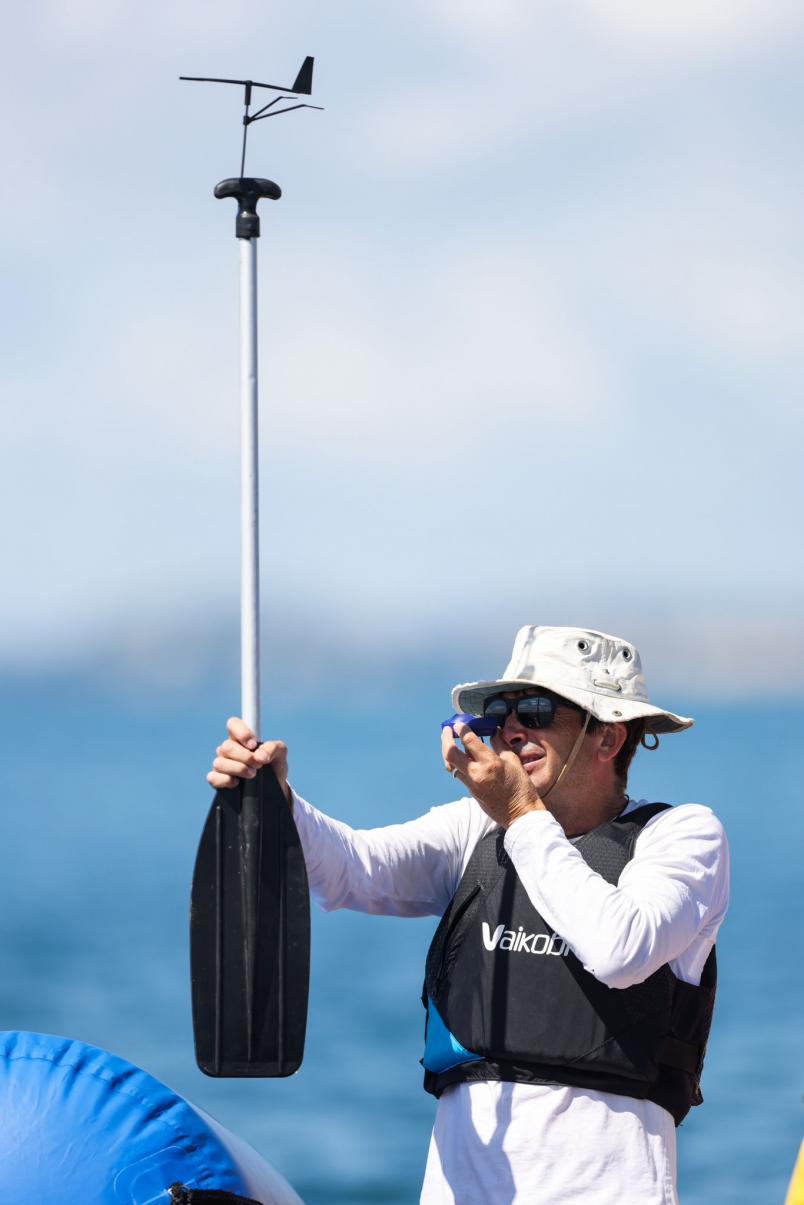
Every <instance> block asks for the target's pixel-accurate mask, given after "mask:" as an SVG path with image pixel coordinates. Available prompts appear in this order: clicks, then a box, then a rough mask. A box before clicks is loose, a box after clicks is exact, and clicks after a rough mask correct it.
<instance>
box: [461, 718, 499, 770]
mask: <svg viewBox="0 0 804 1205" xmlns="http://www.w3.org/2000/svg"><path fill="white" fill-rule="evenodd" d="M455 733H456V735H457V736H459V737H460V740H461V744H462V745H463V747H464V749H465V750H466V752H467V753H468V754H469V756H470V757H471V759H472V761H482V760H483V759H484V758H488V757H489V756H490V754H491V750H490V749H489V747H488V745H485V744H484V743H483V741H482V740H481V738H480V737H479V736H478V735H477V733H476V732H473V731H472V729H471V728H470V727H469V725H468V724H464V723H461V722H460V721H459V722H458V723H457V724H456V725H455Z"/></svg>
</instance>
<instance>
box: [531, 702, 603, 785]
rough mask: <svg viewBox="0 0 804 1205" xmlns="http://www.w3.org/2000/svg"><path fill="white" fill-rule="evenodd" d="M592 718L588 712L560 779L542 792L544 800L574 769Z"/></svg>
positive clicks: (561, 771) (559, 773)
mask: <svg viewBox="0 0 804 1205" xmlns="http://www.w3.org/2000/svg"><path fill="white" fill-rule="evenodd" d="M591 718H592V713H591V711H587V713H586V719H585V720H584V722H583V728H582V729H581V731H580V732H579V733H578V735H577V737H576V738H575V744H574V745H573V746H572V748H571V749H570V753H569V757H568V758H567V760H566V761H565V762H564V765H563V766H562V767H561V769H560V770H559V772H558V777H557V778H556V780H555V782H552V783H551V784H550V786H549V787H548V788H547V790H546V791H542V792H541V797H542V799H546V798H547V796H548V795H549V794H550V792H551V791H552V790H553V789H554V788H555V787H557V786H558V784H559V783H560V782H561V779H562V778H563V777H564V775H565V774H566V773H567V771H568V770H570V769H572V764H573V762H574V761H575V758H576V757H577V756H578V754H579V753H580V751H581V745H582V744H583V738H584V737H585V736H586V729H587V728H588V727H589V721H590V720H591Z"/></svg>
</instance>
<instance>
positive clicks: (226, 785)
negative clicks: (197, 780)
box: [207, 770, 240, 791]
mask: <svg viewBox="0 0 804 1205" xmlns="http://www.w3.org/2000/svg"><path fill="white" fill-rule="evenodd" d="M239 781H240V779H239V778H232V777H231V776H230V775H228V774H218V773H217V771H215V770H210V772H209V774H207V782H208V783H209V785H210V786H211V787H214V788H215V790H216V791H226V790H229V789H230V788H231V787H236V786H237V784H238V782H239Z"/></svg>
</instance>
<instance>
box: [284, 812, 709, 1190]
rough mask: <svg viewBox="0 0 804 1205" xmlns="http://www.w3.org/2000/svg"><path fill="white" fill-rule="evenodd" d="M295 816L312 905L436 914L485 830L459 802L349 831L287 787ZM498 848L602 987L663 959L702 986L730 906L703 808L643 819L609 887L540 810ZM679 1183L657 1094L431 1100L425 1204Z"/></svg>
mask: <svg viewBox="0 0 804 1205" xmlns="http://www.w3.org/2000/svg"><path fill="white" fill-rule="evenodd" d="M645 802H646V801H645V800H640V801H633V800H632V801H630V802H629V804H628V806H627V808H626V812H629V811H632V810H634V809H635V808H637V807H640V806H641V805H642V804H644V803H645ZM294 816H295V819H296V825H297V828H298V830H299V836H300V839H301V842H302V847H303V849H304V856H305V861H306V864H307V871H308V875H309V879H310V887H311V890H312V892H313V895H314V897H315V898H316V900H317V901H318V903H320V904H321V906H322V907H323V908H325V909H328V910H331V909H335V908H352V909H357V910H358V911H361V912H372V913H379V914H384V915H390V916H429V915H434V916H440V915H441V914H442V913H443V912H444V910H445V908H446V907H447V904H448V903H449V901H450V900H451V899H452V896H453V895H454V893H455V889H456V888H457V886H458V883H459V882H460V879H461V876H462V874H463V872H464V870H465V868H466V865H467V863H468V861H469V858H470V857H471V855H472V853H473V851H474V848H475V846H476V845H477V842H478V841H479V840H480V839H481V837H483V836H484V835H485V834H486V833H487V832H489V831H490V829H492V828H494V827H495V825H494V822H493V821H492V820H491V819H490V818H489V817H488V816H486V814H485V812H483V810H482V809H481V807H480V806H479V804H478V803H477V802H476V801H475V800H474V799H471V798H468V797H467V798H464V799H460V800H458V801H457V802H455V803H449V804H445V805H444V806H442V807H436V808H433V809H432V810H431V811H430V812H428V813H427V814H426V815H424V816H421V817H419V818H418V819H416V820H411V821H409V822H408V823H406V824H395V825H389V826H387V827H385V828H378V829H368V830H356V829H352V828H350V827H349V826H348V825H346V824H343V823H341V822H340V821H337V820H333V819H331V818H330V817H329V816H325V815H324V814H323V813H322V812H319V811H317V810H316V809H315V808H313V807H311V805H310V804H308V803H306V802H305V801H304V800H303V799H301V798H300V797H299V796H298V795H295V794H294ZM505 848H506V851H507V853H508V855H509V857H510V858H511V860H512V862H513V864H514V867H515V868H516V872H517V875H518V876H519V878H520V880H521V882H522V885H523V886H524V888H525V890H526V891H527V893H528V896H529V897H530V900H531V902H532V903H533V906H534V907H535V908H536V909H537V910H538V911H539V912H540V913H541V915H542V916H543V917H544V919H545V921H547V923H548V924H549V925H550V926H551V927H552V928H553V929H554V931H555V932H556V933H558V934H560V935H561V936H562V937H563V938H564V939H565V940H566V941H567V943H568V945H569V946H570V947H571V949H572V950H573V952H574V953H575V954H576V956H577V957H578V958H579V959H580V961H581V962H582V963H583V965H584V967H585V968H586V970H587V971H589V972H590V973H591V974H593V975H595V976H596V978H598V979H600V980H601V981H602V982H603V983H605V984H607V985H608V986H609V987H614V988H625V987H628V986H630V985H631V984H633V983H640V982H642V980H644V979H647V978H648V976H649V975H651V974H653V972H654V971H656V970H658V968H659V967H661V966H663V965H664V964H665V963H669V964H670V968H671V970H672V971H673V972H674V974H675V975H676V976H677V977H678V978H679V979H683V980H685V981H687V982H688V983H698V982H700V977H701V971H702V969H703V965H704V963H705V962H706V959H707V956H708V954H709V951H710V950H711V948H712V945H713V944H714V941H715V937H716V934H717V931H718V929H719V927H720V924H721V923H722V920H723V917H724V916H725V913H726V908H727V905H728V846H727V843H726V838H725V834H724V832H723V829H722V827H721V825H720V822H719V821H718V819H717V817H716V816H715V815H714V814H713V813H712V812H711V811H710V809H709V808H706V807H702V806H700V805H698V804H684V805H681V806H679V807H675V808H672V809H670V810H668V811H665V812H661V813H659V815H657V816H655V817H654V818H653V819H652V820H649V821H648V823H647V824H646V825H645V827H644V828H643V829H642V830H641V832H640V833H639V836H638V837H637V840H636V843H635V848H634V856H633V858H632V859H631V861H630V862H628V864H627V865H626V867H625V869H624V870H623V872H622V874H621V876H620V880H619V882H618V884H617V885H616V886H614V885H612V884H610V883H607V882H606V881H605V880H604V879H603V878H601V876H600V875H598V874H597V873H596V872H595V871H593V870H592V869H591V868H590V867H589V866H588V865H587V864H586V862H585V861H584V860H583V858H582V856H581V854H580V853H579V852H578V850H577V849H575V847H574V845H573V843H572V841H571V840H568V839H567V837H566V836H565V835H564V832H563V830H562V828H561V826H560V825H559V823H558V821H557V820H556V819H555V818H554V817H553V816H552V815H551V814H550V813H549V812H530V813H528V814H527V815H525V816H523V817H521V818H520V819H519V820H516V821H515V822H514V823H513V824H512V825H511V826H510V828H509V829H508V831H507V832H506V836H505ZM675 1178H676V1177H675V1128H674V1124H673V1119H672V1117H671V1116H670V1114H669V1113H667V1112H666V1110H664V1109H663V1108H661V1106H660V1105H657V1104H655V1103H654V1102H652V1101H640V1100H635V1099H632V1098H630V1097H622V1096H616V1095H613V1094H610V1093H604V1092H593V1091H590V1090H587V1089H581V1088H571V1087H568V1086H563V1085H530V1084H500V1083H494V1082H481V1083H471V1084H458V1085H455V1086H453V1087H451V1088H448V1089H447V1090H446V1091H445V1092H444V1093H443V1095H442V1096H441V1098H440V1100H439V1102H438V1110H437V1114H436V1121H435V1126H434V1129H433V1137H432V1140H431V1143H430V1152H429V1157H428V1162H427V1169H426V1172H425V1179H424V1187H423V1190H422V1197H421V1200H422V1202H424V1203H426V1205H453V1202H457V1203H458V1205H481V1203H482V1205H487V1203H492V1205H497V1203H499V1205H508V1202H514V1201H516V1202H534V1203H537V1202H538V1203H539V1205H542V1203H544V1205H553V1203H554V1202H564V1201H583V1202H584V1203H585V1205H586V1203H588V1205H596V1203H598V1205H609V1203H614V1202H617V1203H618V1205H623V1203H628V1202H633V1203H634V1205H653V1203H654V1202H655V1203H656V1205H668V1203H674V1202H675V1201H676V1200H677V1196H676V1188H675Z"/></svg>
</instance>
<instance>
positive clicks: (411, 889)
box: [292, 791, 478, 916]
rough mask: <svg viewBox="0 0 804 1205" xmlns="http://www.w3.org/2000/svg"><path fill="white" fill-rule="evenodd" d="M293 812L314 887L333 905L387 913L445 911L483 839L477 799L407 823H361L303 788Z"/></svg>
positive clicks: (436, 913)
mask: <svg viewBox="0 0 804 1205" xmlns="http://www.w3.org/2000/svg"><path fill="white" fill-rule="evenodd" d="M292 795H293V818H294V820H295V821H296V828H297V829H298V832H299V837H300V840H301V843H302V849H303V851H304V859H305V863H306V866H307V874H308V878H309V880H310V889H311V891H312V894H313V897H314V898H315V900H316V902H317V903H319V904H320V905H321V907H322V908H324V909H326V910H327V911H332V910H334V909H336V908H352V909H355V910H356V911H358V912H372V913H378V914H383V915H386V916H440V915H441V913H442V912H443V911H444V909H445V908H446V906H447V904H448V903H449V901H450V900H451V898H452V896H453V894H454V892H455V888H456V886H457V884H458V880H459V879H460V876H461V873H462V870H463V864H464V861H465V858H466V851H467V848H471V846H470V843H471V845H473V844H474V842H475V841H476V840H477V837H476V836H475V837H474V839H473V832H474V830H475V829H476V828H477V827H478V820H477V817H476V816H475V814H474V813H475V808H474V807H473V805H472V802H471V801H470V800H469V799H461V800H458V801H457V802H456V803H448V804H443V805H442V806H440V807H434V808H432V809H431V810H430V811H429V812H428V813H426V815H424V816H420V817H419V818H418V819H417V820H410V821H408V822H407V823H406V824H391V825H387V826H386V827H384V828H372V829H353V828H350V826H349V825H348V824H344V823H342V821H340V820H333V819H332V817H331V816H327V815H325V814H324V812H320V811H318V809H317V808H314V807H313V806H312V805H311V804H309V803H307V801H306V800H304V799H302V798H301V796H299V795H297V794H296V792H295V791H293V792H292Z"/></svg>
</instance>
